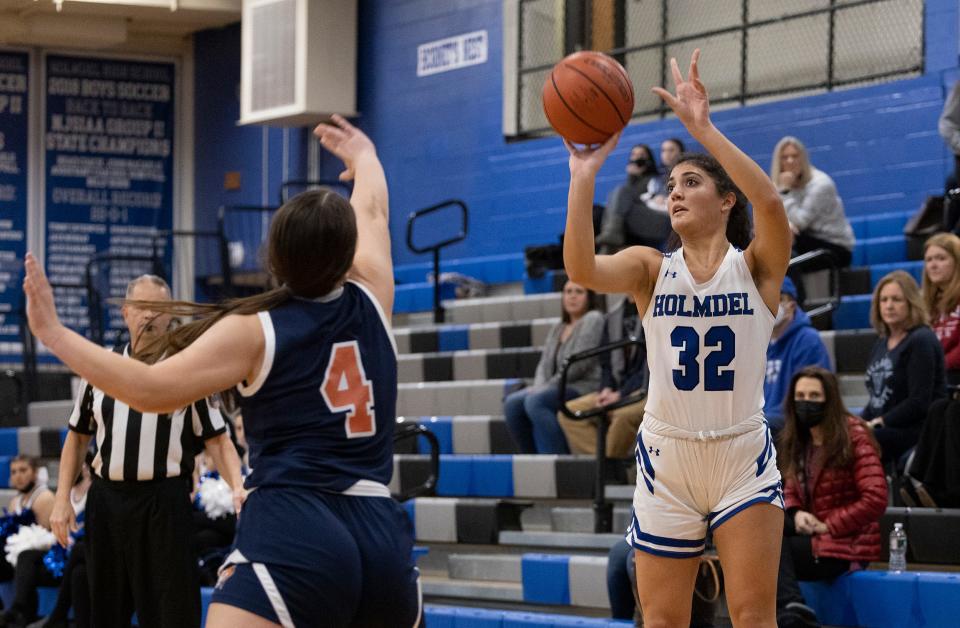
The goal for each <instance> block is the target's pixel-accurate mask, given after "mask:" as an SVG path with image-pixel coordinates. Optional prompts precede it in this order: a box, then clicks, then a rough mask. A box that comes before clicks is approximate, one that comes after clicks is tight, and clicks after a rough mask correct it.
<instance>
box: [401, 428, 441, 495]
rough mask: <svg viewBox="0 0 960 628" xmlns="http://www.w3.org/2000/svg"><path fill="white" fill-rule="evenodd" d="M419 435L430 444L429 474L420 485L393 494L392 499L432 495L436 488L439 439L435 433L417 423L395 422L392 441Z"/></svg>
mask: <svg viewBox="0 0 960 628" xmlns="http://www.w3.org/2000/svg"><path fill="white" fill-rule="evenodd" d="M420 436H423V437H424V438H426V439H427V442H428V443H429V444H430V475H428V476H427V479H426V480H424V481H423V483H421V484H420V485H418V486H415V487H413V488H410V489H407V490H406V491H402V492H400V493H397V494H395V495H394V496H393V497H394V499H396V500H397V501H400V502H405V501H407V500H408V499H412V498H414V497H423V496H427V495H434V494H435V493H436V490H437V481H438V480H439V479H440V441H439V440H437V437H436V435H435V434H434V433H433V432H431V431H430V430H428V429H427V428H425V427H423V426H422V425H420V424H419V423H397V427H396V432H394V434H393V442H394V444H396V443H398V442H400V441H403V440H406V439H408V438H418V437H420Z"/></svg>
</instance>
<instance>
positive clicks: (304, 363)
mask: <svg viewBox="0 0 960 628" xmlns="http://www.w3.org/2000/svg"><path fill="white" fill-rule="evenodd" d="M259 316H260V322H261V324H262V325H263V332H264V337H265V341H266V342H265V346H264V357H263V364H262V365H261V367H260V371H259V373H258V375H257V379H256V381H254V382H252V383H250V384H249V385H246V386H245V385H240V386H238V389H239V390H240V394H241V402H240V405H241V408H242V410H243V419H244V427H245V429H246V436H247V443H248V445H249V447H250V466H251V468H252V469H253V470H252V472H251V474H250V475H249V476H248V477H247V482H246V485H247V488H258V487H265V486H302V487H310V488H314V489H321V490H327V491H336V492H342V491H345V490H347V489H348V488H350V487H352V486H353V485H354V484H356V483H357V482H358V481H360V480H366V481H372V482H377V483H379V484H383V485H386V484H388V483H389V482H390V477H391V475H392V474H393V431H394V425H395V421H396V403H397V354H396V345H395V344H394V341H393V337H392V336H391V334H390V331H389V330H388V328H387V323H386V319H385V317H384V315H383V312H382V310H381V308H380V305H379V303H378V302H377V301H376V299H375V297H374V296H373V294H372V293H370V291H369V290H368V289H367V288H365V287H363V286H361V285H360V284H358V283H354V282H347V283H346V284H345V285H344V287H343V288H342V289H338V290H337V291H335V292H334V293H332V294H331V295H329V296H327V297H324V298H321V299H316V300H307V299H298V298H295V299H292V300H291V301H289V302H287V303H285V304H284V305H282V306H280V307H278V308H275V309H273V310H270V311H268V312H260V314H259Z"/></svg>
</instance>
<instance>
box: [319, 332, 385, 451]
mask: <svg viewBox="0 0 960 628" xmlns="http://www.w3.org/2000/svg"><path fill="white" fill-rule="evenodd" d="M320 394H322V395H323V400H324V401H325V402H326V403H327V407H328V408H330V411H331V412H346V413H347V418H346V432H347V438H362V437H364V436H373V435H374V434H376V433H377V421H376V415H375V414H374V411H373V383H372V382H371V381H370V380H369V379H367V374H366V373H365V372H364V370H363V362H362V361H361V360H360V345H358V344H357V341H356V340H351V341H349V342H338V343H336V344H334V345H333V348H332V349H331V350H330V362H328V363H327V372H326V374H324V376H323V384H322V385H321V386H320Z"/></svg>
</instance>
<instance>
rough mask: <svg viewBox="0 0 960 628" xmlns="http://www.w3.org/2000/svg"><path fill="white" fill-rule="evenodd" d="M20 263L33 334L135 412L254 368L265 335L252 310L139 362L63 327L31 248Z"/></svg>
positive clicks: (167, 407)
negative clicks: (188, 342)
mask: <svg viewBox="0 0 960 628" xmlns="http://www.w3.org/2000/svg"><path fill="white" fill-rule="evenodd" d="M24 267H25V270H26V276H25V278H24V280H23V291H24V293H25V294H26V296H27V321H28V323H29V324H30V331H32V332H33V335H34V336H36V337H37V338H38V339H39V340H40V342H42V343H43V344H44V345H46V347H47V348H48V349H49V350H50V351H51V352H53V354H54V355H56V356H57V357H58V358H60V360H62V361H63V363H64V364H66V365H67V366H68V367H70V369H71V370H72V371H73V372H74V373H76V374H77V375H79V376H80V377H82V378H83V379H85V380H87V382H89V383H90V384H92V385H93V386H94V387H96V388H99V389H100V390H102V391H103V392H104V393H106V394H107V395H108V396H110V397H113V398H114V399H119V400H121V401H123V402H124V403H126V404H127V405H129V406H131V407H133V408H135V409H137V410H140V411H141V412H158V413H160V412H174V411H176V410H178V409H180V408H183V407H184V406H186V405H187V404H189V403H192V402H194V401H196V400H197V399H202V398H203V397H207V396H210V395H212V394H214V393H216V392H219V391H221V390H226V389H227V388H231V387H233V386H235V385H236V384H238V383H240V382H242V381H244V380H247V381H251V382H252V381H254V379H255V377H256V375H257V374H258V372H259V369H260V365H261V363H262V361H263V354H264V346H265V340H264V335H263V329H262V327H261V326H260V322H259V319H258V317H257V315H250V316H227V317H225V318H224V319H223V320H220V321H218V322H217V323H215V324H214V325H213V326H212V327H211V328H210V329H208V330H207V331H206V332H204V333H203V334H202V335H201V336H200V337H199V338H198V339H197V340H196V341H195V342H193V343H192V344H191V345H190V346H189V347H187V348H185V349H184V350H183V351H180V352H179V353H177V354H176V355H174V356H172V357H170V358H167V359H165V360H161V361H160V362H157V363H156V364H152V365H149V364H144V363H143V362H140V361H139V360H133V359H131V358H128V357H124V356H122V355H120V354H119V353H115V352H113V351H107V350H106V349H104V348H103V347H101V346H99V345H97V344H95V343H93V342H90V341H89V340H87V339H86V338H84V337H83V336H81V335H80V334H78V333H76V332H75V331H72V330H70V329H68V328H67V327H65V326H64V325H63V324H62V323H61V322H60V319H59V317H58V316H57V309H56V305H55V304H54V300H53V290H52V289H51V288H50V284H49V282H48V281H47V277H46V275H44V273H43V269H42V268H41V267H40V263H39V261H38V260H37V259H36V258H35V257H34V256H33V254H31V253H27V255H26V258H25V261H24Z"/></svg>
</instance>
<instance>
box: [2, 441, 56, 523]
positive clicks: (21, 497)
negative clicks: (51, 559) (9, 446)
mask: <svg viewBox="0 0 960 628" xmlns="http://www.w3.org/2000/svg"><path fill="white" fill-rule="evenodd" d="M44 473H45V472H44ZM10 488H12V489H15V490H16V491H17V494H16V495H14V496H13V497H12V498H11V499H10V503H9V504H8V505H7V511H8V512H10V513H16V514H20V513H21V512H23V511H25V510H32V511H33V514H34V516H35V517H36V519H37V523H39V524H40V525H42V526H43V527H44V528H47V529H49V528H50V513H51V512H53V501H54V499H53V491H51V490H50V489H49V488H48V487H47V483H46V482H45V481H41V479H40V468H39V466H38V465H37V461H36V460H35V459H34V458H31V457H30V456H25V455H23V454H20V455H19V456H15V457H14V458H13V459H12V460H10Z"/></svg>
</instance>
